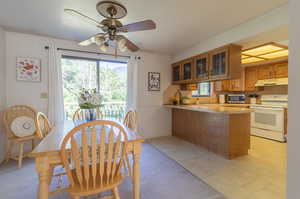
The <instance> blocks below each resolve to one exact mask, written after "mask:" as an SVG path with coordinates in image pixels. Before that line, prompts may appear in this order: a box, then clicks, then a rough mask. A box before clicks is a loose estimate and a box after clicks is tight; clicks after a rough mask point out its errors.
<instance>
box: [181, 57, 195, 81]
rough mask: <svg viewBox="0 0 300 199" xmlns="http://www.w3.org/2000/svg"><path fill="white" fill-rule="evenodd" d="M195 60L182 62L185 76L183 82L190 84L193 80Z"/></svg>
mask: <svg viewBox="0 0 300 199" xmlns="http://www.w3.org/2000/svg"><path fill="white" fill-rule="evenodd" d="M193 64H194V63H193V59H187V60H185V61H183V62H182V64H181V67H182V75H183V79H182V80H183V82H184V83H189V82H191V81H192V80H193Z"/></svg>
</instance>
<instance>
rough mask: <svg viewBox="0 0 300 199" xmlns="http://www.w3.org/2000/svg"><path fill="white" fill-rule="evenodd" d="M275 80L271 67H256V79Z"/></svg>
mask: <svg viewBox="0 0 300 199" xmlns="http://www.w3.org/2000/svg"><path fill="white" fill-rule="evenodd" d="M272 78H275V76H274V70H273V65H265V66H258V79H259V80H263V79H272Z"/></svg>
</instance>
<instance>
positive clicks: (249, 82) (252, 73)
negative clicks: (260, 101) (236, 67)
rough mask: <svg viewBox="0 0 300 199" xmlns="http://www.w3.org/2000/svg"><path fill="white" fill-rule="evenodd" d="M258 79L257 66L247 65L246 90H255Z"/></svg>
mask: <svg viewBox="0 0 300 199" xmlns="http://www.w3.org/2000/svg"><path fill="white" fill-rule="evenodd" d="M257 80H258V77H257V67H256V66H254V67H247V68H246V69H245V91H255V90H256V87H255V84H256V82H257Z"/></svg>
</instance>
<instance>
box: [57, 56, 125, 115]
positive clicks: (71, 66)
mask: <svg viewBox="0 0 300 199" xmlns="http://www.w3.org/2000/svg"><path fill="white" fill-rule="evenodd" d="M61 63H62V75H63V91H64V105H65V116H66V119H68V120H71V119H72V116H73V114H74V112H75V111H76V110H77V109H78V108H79V106H78V100H77V98H78V93H79V91H80V89H82V88H85V89H94V88H96V89H97V90H98V91H99V92H100V94H101V95H102V96H103V107H101V112H102V114H103V115H104V118H106V119H117V120H122V118H123V117H124V114H125V106H126V96H127V93H126V92H127V63H125V62H117V61H106V60H96V59H86V58H77V57H67V56H64V57H63V58H62V61H61Z"/></svg>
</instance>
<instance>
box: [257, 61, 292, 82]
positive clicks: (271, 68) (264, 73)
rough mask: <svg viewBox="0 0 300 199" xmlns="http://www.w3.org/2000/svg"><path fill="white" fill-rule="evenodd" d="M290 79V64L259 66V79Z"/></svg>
mask: <svg viewBox="0 0 300 199" xmlns="http://www.w3.org/2000/svg"><path fill="white" fill-rule="evenodd" d="M286 77H288V63H287V62H284V63H278V64H269V65H263V66H258V79H259V80H264V79H274V78H286Z"/></svg>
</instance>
